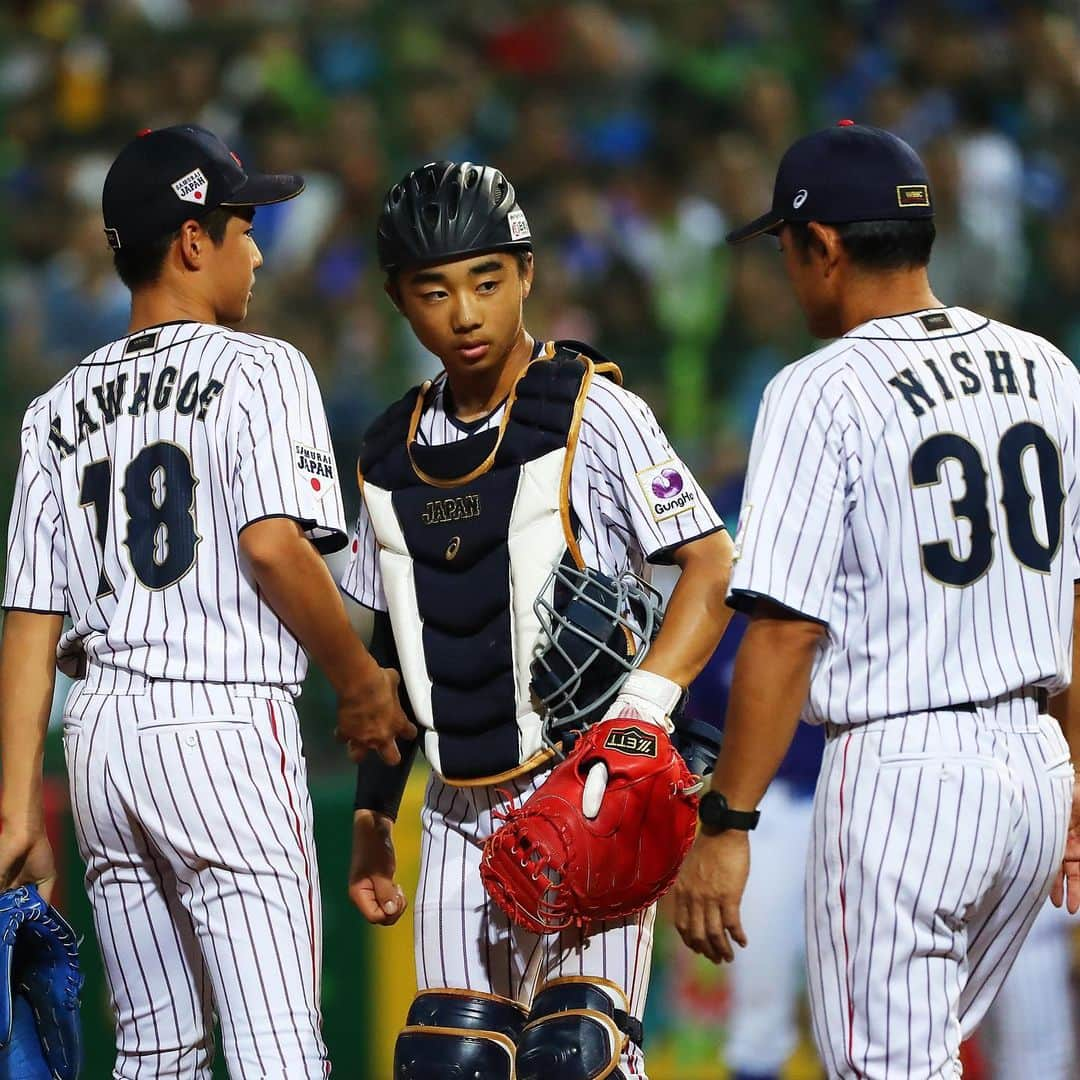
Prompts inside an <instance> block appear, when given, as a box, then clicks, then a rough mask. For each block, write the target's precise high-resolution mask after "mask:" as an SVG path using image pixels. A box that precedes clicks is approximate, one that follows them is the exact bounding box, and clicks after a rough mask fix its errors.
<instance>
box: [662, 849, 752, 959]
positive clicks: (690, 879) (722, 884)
mask: <svg viewBox="0 0 1080 1080" xmlns="http://www.w3.org/2000/svg"><path fill="white" fill-rule="evenodd" d="M749 874H750V837H749V836H748V835H747V834H746V833H745V832H743V831H742V830H741V829H728V830H727V831H726V832H722V833H717V834H715V835H712V836H709V835H706V834H705V833H699V834H698V838H697V839H696V840H695V841H694V846H693V847H692V848H691V849H690V854H689V855H687V857H686V861H685V862H684V863H683V865H682V869H681V870H680V871H679V878H678V880H677V881H676V882H675V889H674V899H675V926H676V928H677V929H678V931H679V933H680V934H681V935H682V939H683V941H685V942H686V944H687V945H688V946H689V947H690V948H691V949H693V950H694V952H697V953H701V954H702V955H703V956H707V957H708V958H709V959H710V960H711V961H712V962H713V963H714V964H719V963H720V962H721V961H724V960H727V961H728V962H730V961H732V960H734V959H735V950H734V949H733V948H732V945H731V943H732V941H734V942H736V943H738V944H739V945H740V946H742V947H743V948H746V934H745V933H744V932H743V928H742V922H741V921H740V918H739V904H740V902H741V901H742V895H743V890H744V889H745V888H746V879H747V877H748V876H749Z"/></svg>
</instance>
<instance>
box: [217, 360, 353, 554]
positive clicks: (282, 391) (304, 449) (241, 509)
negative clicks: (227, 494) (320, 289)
mask: <svg viewBox="0 0 1080 1080" xmlns="http://www.w3.org/2000/svg"><path fill="white" fill-rule="evenodd" d="M277 344H278V347H279V348H280V349H281V351H280V352H277V351H276V350H275V352H274V353H273V358H272V361H271V362H269V363H267V364H266V365H265V366H264V367H262V368H261V369H260V368H255V369H253V373H254V375H255V376H256V377H255V379H254V384H253V386H252V388H251V391H250V393H246V394H243V395H242V396H241V398H240V399H239V400H238V401H237V403H236V406H235V408H236V410H237V416H236V418H235V419H236V424H237V437H236V442H235V446H236V461H235V467H234V469H233V472H232V485H233V498H234V500H235V503H236V507H237V514H238V528H239V530H241V531H242V530H243V529H244V528H246V527H247V526H248V525H251V524H254V523H255V522H256V521H261V520H262V519H264V518H270V517H287V518H292V519H293V520H294V521H296V522H298V523H299V524H300V526H301V527H302V528H303V530H304V532H305V534H306V535H307V536H308V538H309V539H310V540H311V541H312V543H313V544H314V545H315V547H316V548H317V549H318V550H319V551H321V552H323V553H324V554H325V553H328V552H333V551H340V550H341V548H343V547H344V546H345V544H346V542H347V536H346V524H345V512H344V510H343V509H342V505H341V488H340V486H339V484H338V476H337V464H336V462H335V459H334V448H333V445H332V443H331V441H330V431H329V428H328V426H327V422H326V412H325V410H324V409H323V403H322V395H321V394H320V392H319V384H318V382H317V381H316V379H315V373H314V372H313V371H312V370H311V365H310V364H309V363H308V362H307V359H306V357H304V355H303V354H302V353H300V352H297V350H295V349H293V348H292V347H291V346H286V345H284V344H283V343H277Z"/></svg>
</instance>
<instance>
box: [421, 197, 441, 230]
mask: <svg viewBox="0 0 1080 1080" xmlns="http://www.w3.org/2000/svg"><path fill="white" fill-rule="evenodd" d="M421 213H422V214H423V215H424V224H425V225H426V226H427V227H428V228H429V229H434V228H435V226H436V225H438V224H439V204H438V203H433V202H429V203H425V204H424V209H423V210H422V211H421Z"/></svg>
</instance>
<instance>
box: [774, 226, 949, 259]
mask: <svg viewBox="0 0 1080 1080" xmlns="http://www.w3.org/2000/svg"><path fill="white" fill-rule="evenodd" d="M830 227H831V228H833V229H835V230H836V231H837V233H838V235H839V237H840V242H841V243H842V244H843V245H844V250H845V251H846V252H847V253H848V256H849V258H850V259H851V261H852V263H853V264H854V265H856V266H858V267H860V268H861V269H864V270H914V269H917V268H918V267H920V266H926V265H927V264H928V263H929V262H930V249H931V248H932V247H933V246H934V237H935V236H937V229H936V228H935V227H934V222H933V220H932V219H931V218H916V219H914V220H910V221H849V222H846V223H844V224H842V225H831V226H830ZM788 229H789V230H790V236H791V240H792V243H794V245H795V246H796V248H798V250H799V251H803V252H804V251H806V250H807V248H808V247H809V246H810V226H809V225H807V224H806V223H804V222H788Z"/></svg>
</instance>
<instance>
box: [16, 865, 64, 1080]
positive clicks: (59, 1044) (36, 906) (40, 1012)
mask: <svg viewBox="0 0 1080 1080" xmlns="http://www.w3.org/2000/svg"><path fill="white" fill-rule="evenodd" d="M82 983H83V976H82V973H81V972H80V970H79V945H78V941H77V940H76V937H75V932H74V931H73V930H72V929H71V927H70V926H69V925H68V924H67V922H66V921H65V920H64V918H63V917H62V916H61V915H60V913H59V912H57V911H56V909H55V908H53V907H51V906H50V905H49V904H46V903H45V901H44V900H43V899H42V898H41V894H40V893H39V892H38V891H37V889H36V888H35V887H34V886H33V885H21V886H19V887H18V888H15V889H9V890H8V891H7V892H5V893H0V1080H76V1078H77V1077H78V1075H79V1067H80V1064H81V1061H82V1031H81V1028H80V1025H79V991H80V990H81V989H82Z"/></svg>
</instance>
